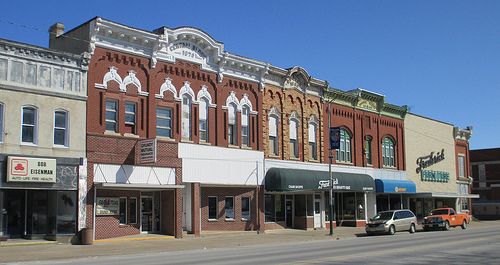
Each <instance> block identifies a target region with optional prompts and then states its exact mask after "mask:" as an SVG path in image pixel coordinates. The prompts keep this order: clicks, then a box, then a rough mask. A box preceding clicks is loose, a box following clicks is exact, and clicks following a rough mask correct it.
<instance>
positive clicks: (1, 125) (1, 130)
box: [0, 103, 4, 143]
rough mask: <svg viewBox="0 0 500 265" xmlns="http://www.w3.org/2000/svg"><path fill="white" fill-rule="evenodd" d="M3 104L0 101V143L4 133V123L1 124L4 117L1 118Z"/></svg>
mask: <svg viewBox="0 0 500 265" xmlns="http://www.w3.org/2000/svg"><path fill="white" fill-rule="evenodd" d="M3 109H4V108H3V104H2V103H0V143H1V142H3V134H4V131H3V130H4V129H3V127H4V125H3V122H4V120H3V119H4V118H3Z"/></svg>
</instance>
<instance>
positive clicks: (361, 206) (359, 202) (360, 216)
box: [356, 193, 366, 220]
mask: <svg viewBox="0 0 500 265" xmlns="http://www.w3.org/2000/svg"><path fill="white" fill-rule="evenodd" d="M365 207H366V206H365V196H364V194H363V193H357V194H356V211H357V215H356V219H357V220H365Z"/></svg>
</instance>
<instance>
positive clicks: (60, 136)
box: [54, 110, 69, 146]
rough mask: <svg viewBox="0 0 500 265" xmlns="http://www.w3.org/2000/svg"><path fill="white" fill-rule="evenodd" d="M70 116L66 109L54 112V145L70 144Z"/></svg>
mask: <svg viewBox="0 0 500 265" xmlns="http://www.w3.org/2000/svg"><path fill="white" fill-rule="evenodd" d="M68 116H69V115H68V112H66V111H64V110H56V111H55V112H54V145H58V146H68V124H69V117H68Z"/></svg>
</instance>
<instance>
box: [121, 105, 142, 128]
mask: <svg viewBox="0 0 500 265" xmlns="http://www.w3.org/2000/svg"><path fill="white" fill-rule="evenodd" d="M127 105H133V106H134V112H129V111H127ZM137 109H138V108H137V102H133V101H125V108H124V116H123V117H124V119H123V121H124V124H125V126H127V125H128V126H132V128H133V130H132V133H133V134H137ZM127 114H128V115H132V114H133V115H134V122H133V123H132V122H127Z"/></svg>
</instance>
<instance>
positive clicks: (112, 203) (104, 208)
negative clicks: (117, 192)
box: [96, 197, 120, 215]
mask: <svg viewBox="0 0 500 265" xmlns="http://www.w3.org/2000/svg"><path fill="white" fill-rule="evenodd" d="M96 199H97V201H96V206H97V207H96V215H118V213H119V212H120V200H119V198H114V197H97V198H96Z"/></svg>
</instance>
